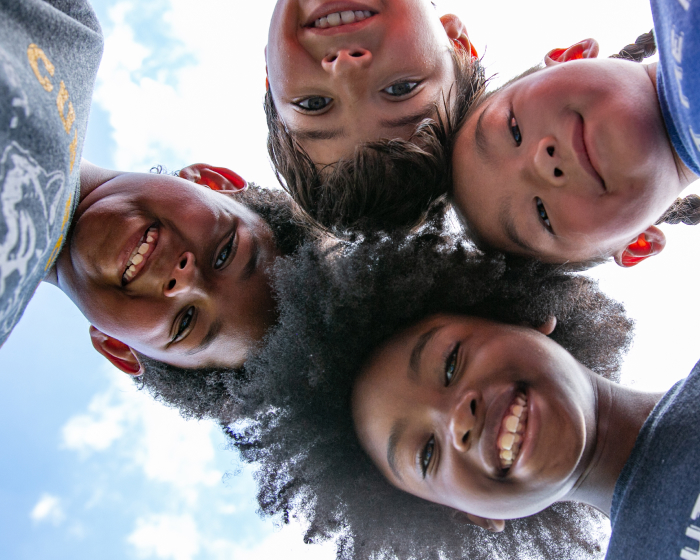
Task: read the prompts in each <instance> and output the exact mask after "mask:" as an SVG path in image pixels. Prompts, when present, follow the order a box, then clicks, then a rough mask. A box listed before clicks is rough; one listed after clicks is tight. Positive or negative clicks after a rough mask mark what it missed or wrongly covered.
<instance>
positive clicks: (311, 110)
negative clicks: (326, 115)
mask: <svg viewBox="0 0 700 560" xmlns="http://www.w3.org/2000/svg"><path fill="white" fill-rule="evenodd" d="M314 99H322V100H323V101H324V102H325V104H324V105H323V107H316V108H312V107H306V106H305V105H304V103H309V102H310V101H312V100H314ZM332 101H333V98H332V97H323V96H321V95H312V96H311V97H307V98H306V99H302V100H301V101H296V102H295V103H294V105H296V106H297V107H300V108H301V109H302V110H304V111H307V112H309V113H317V112H318V111H323V110H324V109H326V108H327V107H328V106H329V105H330V104H331V102H332Z"/></svg>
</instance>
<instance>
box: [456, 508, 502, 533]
mask: <svg viewBox="0 0 700 560" xmlns="http://www.w3.org/2000/svg"><path fill="white" fill-rule="evenodd" d="M466 515H467V518H468V519H469V521H471V522H472V523H473V524H474V525H476V526H478V527H481V528H482V529H486V530H487V531H491V532H492V533H500V532H501V531H503V529H505V528H506V522H505V521H504V520H503V519H486V518H485V517H479V516H478V515H472V514H471V513H467V514H466Z"/></svg>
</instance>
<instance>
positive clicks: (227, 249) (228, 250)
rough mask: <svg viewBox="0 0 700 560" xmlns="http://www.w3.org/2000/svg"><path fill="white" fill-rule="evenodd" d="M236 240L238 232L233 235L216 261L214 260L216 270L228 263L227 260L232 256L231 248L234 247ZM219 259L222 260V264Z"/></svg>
mask: <svg viewBox="0 0 700 560" xmlns="http://www.w3.org/2000/svg"><path fill="white" fill-rule="evenodd" d="M235 240H236V234H233V235H232V236H231V239H229V242H228V243H227V244H226V246H225V247H224V248H223V249H222V250H221V252H220V253H219V254H218V255H217V257H216V261H214V269H215V270H219V269H220V268H221V267H222V266H224V264H226V261H227V260H228V258H229V257H230V256H231V249H232V248H233V242H234V241H235ZM221 255H224V257H223V258H222V256H221ZM219 261H222V262H221V264H219Z"/></svg>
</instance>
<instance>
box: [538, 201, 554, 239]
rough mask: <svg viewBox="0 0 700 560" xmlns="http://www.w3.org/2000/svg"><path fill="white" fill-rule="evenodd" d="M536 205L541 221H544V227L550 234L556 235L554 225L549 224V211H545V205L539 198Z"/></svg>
mask: <svg viewBox="0 0 700 560" xmlns="http://www.w3.org/2000/svg"><path fill="white" fill-rule="evenodd" d="M535 203H536V204H537V213H538V214H539V216H540V220H542V223H543V224H544V227H545V228H547V231H549V233H554V230H553V229H552V224H551V223H550V222H549V216H547V211H546V210H545V209H544V204H543V203H542V201H541V200H540V199H539V198H535Z"/></svg>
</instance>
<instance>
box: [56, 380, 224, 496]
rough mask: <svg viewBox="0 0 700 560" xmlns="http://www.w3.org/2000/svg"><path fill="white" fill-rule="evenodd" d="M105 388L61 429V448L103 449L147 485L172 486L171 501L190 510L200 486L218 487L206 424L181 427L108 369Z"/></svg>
mask: <svg viewBox="0 0 700 560" xmlns="http://www.w3.org/2000/svg"><path fill="white" fill-rule="evenodd" d="M107 375H108V377H109V380H110V384H109V387H108V388H107V390H106V391H104V392H103V393H99V394H97V395H95V396H94V397H93V398H92V400H91V402H90V404H89V405H88V411H87V412H86V413H80V414H76V415H75V416H73V417H71V418H70V419H69V420H68V421H67V422H66V424H65V425H64V426H63V428H62V430H61V431H62V446H63V447H64V448H67V449H71V450H75V451H78V452H80V453H82V454H88V453H94V452H104V451H107V450H108V449H110V450H113V452H114V453H115V454H119V455H121V456H123V459H124V463H125V464H127V465H131V466H134V467H136V468H137V469H139V470H141V472H142V473H143V474H144V475H145V476H146V477H147V478H148V479H150V480H152V481H156V482H161V483H166V484H169V485H171V486H172V490H173V491H174V492H175V495H176V496H177V497H179V498H180V499H184V500H185V501H186V502H187V503H188V504H190V505H191V504H192V503H193V502H194V501H196V499H197V497H198V489H199V488H200V487H201V486H213V485H215V484H217V483H220V482H221V478H222V476H223V473H222V472H221V471H219V470H217V469H215V468H213V466H212V463H213V461H214V458H215V449H214V444H213V442H212V435H213V432H214V430H215V429H217V428H216V426H214V424H213V423H211V422H196V421H185V420H184V419H183V418H182V417H181V416H180V415H179V413H178V412H177V411H176V410H174V409H171V408H167V407H165V406H163V405H162V404H159V403H157V402H155V401H153V400H152V399H151V398H150V397H149V396H148V395H147V394H146V393H145V392H139V391H138V390H137V389H136V387H135V386H134V384H133V382H132V381H131V379H130V378H128V377H127V376H126V375H125V374H123V373H122V372H120V371H117V370H116V369H114V368H112V367H111V366H110V367H108V368H107Z"/></svg>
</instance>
